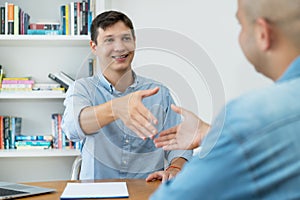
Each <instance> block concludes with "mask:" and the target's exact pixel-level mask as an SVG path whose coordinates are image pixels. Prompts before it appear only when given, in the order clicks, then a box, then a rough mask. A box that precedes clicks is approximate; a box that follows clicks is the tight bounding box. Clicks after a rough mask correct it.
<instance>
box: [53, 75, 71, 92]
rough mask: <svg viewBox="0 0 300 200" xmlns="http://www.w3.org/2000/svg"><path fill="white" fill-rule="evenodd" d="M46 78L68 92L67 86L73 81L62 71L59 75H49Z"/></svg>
mask: <svg viewBox="0 0 300 200" xmlns="http://www.w3.org/2000/svg"><path fill="white" fill-rule="evenodd" d="M48 77H49V78H50V79H52V80H54V81H56V82H57V83H59V84H61V86H62V87H64V88H65V89H66V90H68V88H69V86H70V85H71V84H73V82H74V79H73V78H72V77H71V76H69V75H68V74H66V73H65V72H62V71H60V72H59V73H49V75H48Z"/></svg>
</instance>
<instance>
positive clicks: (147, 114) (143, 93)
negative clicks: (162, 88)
mask: <svg viewBox="0 0 300 200" xmlns="http://www.w3.org/2000/svg"><path fill="white" fill-rule="evenodd" d="M158 91H159V87H155V88H154V89H151V90H142V91H140V95H141V98H145V97H149V96H152V95H154V94H156V93H157V92H158ZM143 107H144V108H143V109H142V110H141V113H142V114H143V113H144V114H145V118H147V119H149V120H151V122H153V124H157V123H158V121H157V119H156V118H155V117H154V116H153V115H152V113H151V112H150V111H149V110H148V109H147V108H146V107H145V106H144V105H143Z"/></svg>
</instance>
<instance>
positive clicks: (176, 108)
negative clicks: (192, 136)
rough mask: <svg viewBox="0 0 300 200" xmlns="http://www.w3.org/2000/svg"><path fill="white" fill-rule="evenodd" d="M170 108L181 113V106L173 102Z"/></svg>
mask: <svg viewBox="0 0 300 200" xmlns="http://www.w3.org/2000/svg"><path fill="white" fill-rule="evenodd" d="M171 108H172V110H173V111H174V112H176V113H178V114H180V115H182V114H183V108H181V107H179V106H175V105H174V104H172V105H171Z"/></svg>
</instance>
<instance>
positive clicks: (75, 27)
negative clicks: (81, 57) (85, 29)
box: [73, 2, 78, 35]
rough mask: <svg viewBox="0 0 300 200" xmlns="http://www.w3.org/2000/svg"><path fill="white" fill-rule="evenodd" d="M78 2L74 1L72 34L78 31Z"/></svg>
mask: <svg viewBox="0 0 300 200" xmlns="http://www.w3.org/2000/svg"><path fill="white" fill-rule="evenodd" d="M77 3H78V2H74V9H73V10H74V11H73V12H74V35H78V32H77V27H78V25H77V22H78V21H77V10H78V9H77V5H78V4H77Z"/></svg>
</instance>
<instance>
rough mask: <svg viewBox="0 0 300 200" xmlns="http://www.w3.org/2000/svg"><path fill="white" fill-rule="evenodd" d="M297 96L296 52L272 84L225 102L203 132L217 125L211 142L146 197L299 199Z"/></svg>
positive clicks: (299, 115) (298, 64)
mask: <svg viewBox="0 0 300 200" xmlns="http://www.w3.org/2000/svg"><path fill="white" fill-rule="evenodd" d="M299 100H300V57H298V58H297V59H296V60H295V61H294V62H293V63H292V64H291V65H290V66H289V68H288V69H287V70H286V71H285V73H284V74H283V75H282V76H281V77H280V78H279V79H278V80H277V81H276V82H275V84H272V85H271V86H268V87H266V88H263V89H259V90H256V91H253V92H250V93H247V94H245V95H243V96H241V97H240V98H237V99H235V100H233V101H231V102H230V103H228V104H227V106H225V109H224V110H223V113H221V114H220V116H222V115H223V114H224V113H225V114H226V115H225V121H224V122H220V121H219V120H220V119H219V118H217V119H216V120H215V122H214V123H213V125H212V128H211V130H210V132H209V134H208V135H207V137H206V138H205V141H209V139H210V137H212V136H213V135H215V134H216V132H218V131H221V135H220V137H219V139H218V141H217V142H216V144H215V146H214V148H213V149H212V150H211V151H210V152H209V153H208V154H207V155H206V156H205V157H203V158H201V156H199V155H196V156H194V157H193V158H192V160H191V161H190V162H189V163H187V164H186V165H185V167H184V169H183V171H182V173H180V174H179V175H178V176H177V177H176V178H175V179H174V180H171V181H168V182H167V183H165V184H162V185H161V187H160V188H159V189H158V190H157V191H156V192H155V193H154V195H152V197H151V200H157V199H172V200H174V199H205V200H208V199H231V200H232V199H243V200H245V199H272V200H273V199H280V200H281V199H285V200H286V199H300V101H299ZM220 118H222V117H220Z"/></svg>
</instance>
